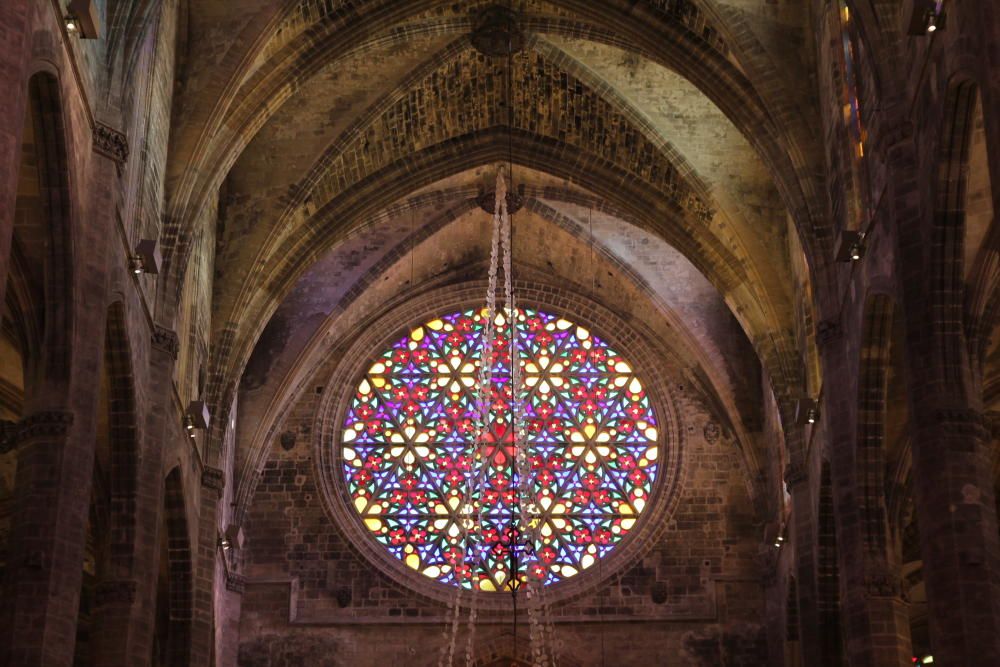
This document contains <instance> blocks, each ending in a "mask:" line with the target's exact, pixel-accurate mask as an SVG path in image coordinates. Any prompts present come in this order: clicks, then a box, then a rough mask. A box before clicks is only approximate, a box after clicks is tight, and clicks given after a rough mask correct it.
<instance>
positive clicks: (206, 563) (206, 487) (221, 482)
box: [191, 467, 225, 667]
mask: <svg viewBox="0 0 1000 667" xmlns="http://www.w3.org/2000/svg"><path fill="white" fill-rule="evenodd" d="M224 486H225V476H224V474H223V472H222V471H221V470H219V469H218V468H211V467H206V468H205V470H204V472H202V476H201V499H200V505H199V512H198V545H197V551H196V553H195V555H194V605H193V606H194V608H193V610H192V611H193V621H192V623H191V665H192V667H208V666H209V661H210V659H211V655H212V647H213V646H214V644H215V632H214V630H215V628H214V614H215V596H216V595H217V594H219V591H218V590H217V588H219V586H217V582H216V579H215V571H216V566H217V564H218V553H219V520H218V508H219V499H220V498H222V490H223V487H224Z"/></svg>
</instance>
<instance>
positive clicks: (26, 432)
mask: <svg viewBox="0 0 1000 667" xmlns="http://www.w3.org/2000/svg"><path fill="white" fill-rule="evenodd" d="M72 425H73V413H72V412H55V411H53V412H36V413H35V414H33V415H31V416H30V417H25V418H24V419H22V420H21V422H20V423H19V424H18V427H17V435H16V436H15V439H16V440H17V442H24V441H25V440H30V439H32V438H39V437H60V436H64V435H66V433H67V431H69V427H70V426H72Z"/></svg>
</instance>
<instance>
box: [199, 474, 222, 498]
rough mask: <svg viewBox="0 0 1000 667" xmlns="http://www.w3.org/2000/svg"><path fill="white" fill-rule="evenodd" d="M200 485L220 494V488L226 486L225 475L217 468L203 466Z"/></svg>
mask: <svg viewBox="0 0 1000 667" xmlns="http://www.w3.org/2000/svg"><path fill="white" fill-rule="evenodd" d="M201 485H202V486H203V487H205V488H206V489H211V490H213V491H215V492H216V493H219V494H222V489H224V488H225V487H226V477H225V475H224V474H223V472H222V471H221V470H219V469H218V468H205V470H203V471H202V473H201Z"/></svg>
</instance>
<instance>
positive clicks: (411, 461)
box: [338, 309, 661, 591]
mask: <svg viewBox="0 0 1000 667" xmlns="http://www.w3.org/2000/svg"><path fill="white" fill-rule="evenodd" d="M497 318H498V323H497V324H498V326H497V339H496V344H495V345H494V348H493V360H492V364H493V374H492V378H491V382H490V392H489V400H490V409H489V420H488V423H487V424H486V425H485V429H484V433H483V436H482V437H483V441H484V442H485V443H486V446H485V447H482V448H480V449H479V450H478V452H479V456H480V457H481V458H482V457H483V456H485V462H484V463H485V465H486V466H487V467H486V471H487V474H485V475H484V476H483V478H484V480H485V482H482V483H481V484H480V486H479V487H477V490H476V492H475V494H474V497H473V501H474V504H475V507H476V511H475V514H472V513H471V512H470V510H469V509H468V506H466V505H465V504H464V503H463V489H464V488H466V485H467V484H468V482H469V479H470V475H472V470H473V469H474V457H475V456H476V455H477V448H476V445H475V440H476V433H477V429H478V424H479V421H480V414H481V412H480V410H479V407H478V404H477V391H476V384H477V376H478V373H479V364H480V353H481V344H480V343H481V339H482V331H483V328H484V320H485V311H480V310H469V311H465V312H460V313H453V314H450V315H447V316H444V317H441V318H438V319H434V320H432V321H430V322H427V323H426V324H424V325H423V326H420V327H417V328H415V329H414V330H413V331H411V332H410V333H409V335H407V336H405V337H404V338H402V339H400V340H398V341H397V342H396V343H395V344H394V345H392V347H390V348H389V349H388V350H386V351H385V352H384V353H383V354H381V355H380V356H378V357H377V358H376V360H375V361H374V363H372V364H371V366H370V367H369V368H368V370H367V372H366V373H365V374H364V377H363V378H361V380H360V381H359V382H358V385H357V389H356V392H355V393H354V395H353V397H352V398H351V399H350V400H351V402H350V406H349V408H348V410H347V413H346V416H345V417H344V422H343V425H342V426H343V429H342V432H341V438H340V444H339V459H338V460H339V463H340V466H341V469H342V471H343V475H344V480H345V482H346V486H347V492H348V493H349V495H350V502H351V504H352V505H353V507H354V509H355V510H356V512H357V515H358V519H359V520H360V521H361V522H362V523H363V524H364V526H365V527H366V529H367V532H368V533H369V534H370V536H371V537H372V538H373V539H374V540H376V541H377V542H378V543H379V544H381V545H382V546H383V547H384V548H385V549H386V550H387V551H388V552H389V553H390V554H392V555H393V556H394V557H395V558H397V559H399V560H400V561H401V562H402V563H405V564H406V565H407V566H408V567H410V568H412V569H413V570H415V571H417V572H419V573H421V574H423V575H424V576H427V577H430V578H431V579H435V580H438V581H440V582H443V583H447V584H453V585H454V584H458V585H461V586H462V587H464V588H467V589H475V590H479V591H501V590H510V589H511V587H514V586H517V585H519V584H520V583H523V582H524V581H525V580H526V578H527V577H529V576H530V577H535V578H536V579H538V580H541V581H543V582H544V583H545V584H554V583H556V582H559V581H562V580H565V579H568V578H570V577H573V576H575V575H577V574H578V573H580V572H582V571H584V570H587V569H588V568H591V567H593V566H594V565H595V564H596V563H597V562H598V561H599V560H600V559H601V558H603V557H605V556H607V555H608V554H609V553H610V552H611V551H612V550H614V549H615V547H616V546H617V545H619V544H620V543H621V542H622V540H624V539H625V538H626V537H627V536H628V534H629V533H630V532H631V531H633V530H634V527H635V525H636V522H637V520H638V519H639V517H640V515H641V514H642V513H643V510H644V509H645V508H646V506H647V505H648V503H649V498H650V496H651V494H652V492H653V488H654V482H655V481H656V479H657V474H658V470H659V461H660V460H661V452H660V437H659V433H658V431H659V426H658V423H657V419H656V415H655V414H654V411H653V407H652V405H651V403H650V398H649V395H648V394H647V391H646V389H645V386H644V385H643V383H642V381H641V379H640V378H639V376H638V374H637V372H636V369H635V368H633V366H632V364H631V363H629V361H627V360H626V359H625V358H624V357H623V356H622V355H621V354H620V353H619V352H618V351H617V350H615V349H613V348H612V347H611V346H609V345H608V344H607V342H605V341H604V340H603V339H601V338H599V337H598V336H596V335H595V334H593V333H592V332H590V331H589V330H587V329H585V328H583V327H581V326H578V325H576V324H574V323H572V322H570V321H568V320H566V319H562V318H560V317H558V316H555V315H551V314H548V313H544V312H539V311H534V310H529V309H519V310H518V311H517V317H516V320H515V327H514V328H513V331H514V334H513V335H514V337H515V339H516V341H517V345H518V349H519V351H520V352H519V355H520V363H521V367H522V369H523V373H522V374H523V391H522V394H521V395H522V398H523V401H524V403H523V405H524V415H523V422H522V423H523V424H524V428H525V430H526V432H527V447H526V449H527V454H528V460H529V462H530V470H531V475H532V478H531V481H532V489H533V498H532V507H531V514H530V524H531V526H532V528H531V538H530V540H529V539H526V538H525V537H524V535H523V534H522V533H524V532H525V531H523V530H520V529H519V528H518V526H519V525H520V523H519V521H517V520H516V519H518V518H519V517H518V516H517V512H518V510H517V500H516V495H517V488H518V486H517V480H515V479H514V477H515V476H516V474H517V472H516V471H517V468H516V467H515V462H514V449H515V447H514V444H515V443H514V436H513V431H514V429H513V427H512V424H513V423H514V422H513V415H512V409H511V405H512V394H513V393H514V392H512V386H511V383H512V381H511V375H512V374H511V372H510V371H511V356H512V355H511V353H510V348H511V340H510V337H511V327H510V324H509V323H506V322H504V316H503V315H502V314H500V315H498V316H497ZM481 467H482V466H481V465H480V468H481ZM522 470H523V467H522ZM473 521H475V522H476V523H477V525H476V532H477V535H479V536H481V539H480V544H479V547H478V549H479V550H478V552H477V553H476V554H474V557H470V555H469V554H467V553H466V552H465V551H463V549H461V548H460V547H459V544H460V541H461V540H462V539H463V532H462V526H463V525H465V526H466V527H468V526H469V524H470V522H473ZM525 542H530V543H529V544H525Z"/></svg>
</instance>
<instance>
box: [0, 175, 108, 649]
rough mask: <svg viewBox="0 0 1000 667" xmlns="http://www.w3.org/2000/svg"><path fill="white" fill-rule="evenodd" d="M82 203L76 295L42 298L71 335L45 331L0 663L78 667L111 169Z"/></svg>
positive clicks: (73, 236) (91, 179) (21, 472)
mask: <svg viewBox="0 0 1000 667" xmlns="http://www.w3.org/2000/svg"><path fill="white" fill-rule="evenodd" d="M79 176H80V178H81V182H86V183H87V184H88V187H87V189H86V198H85V199H84V200H83V201H81V202H80V204H81V205H80V206H78V207H74V215H73V217H72V218H71V220H70V222H71V225H70V227H71V228H70V239H67V241H71V242H72V247H73V255H72V258H73V263H72V266H65V267H60V268H61V269H63V270H66V271H69V272H70V273H71V275H72V279H71V281H70V284H71V285H72V287H71V290H70V291H68V292H67V293H65V294H61V293H59V292H58V291H55V292H54V293H53V294H51V295H46V296H47V299H50V300H52V304H51V308H52V311H53V312H56V313H59V314H60V315H61V317H60V318H59V320H58V321H60V322H69V323H71V324H70V326H69V330H68V331H51V332H50V331H47V332H46V337H45V340H46V349H45V350H43V351H42V353H41V358H42V359H43V360H45V361H46V362H47V363H43V364H42V367H43V368H44V369H45V372H46V375H45V376H44V377H41V378H39V379H38V384H37V385H35V387H34V391H32V392H31V405H29V409H28V414H29V415H30V416H29V417H28V418H26V419H25V420H23V422H22V424H21V427H20V430H19V435H18V441H19V445H18V461H17V476H16V481H15V490H14V508H15V509H14V515H13V521H12V525H11V536H10V552H9V553H10V557H9V562H8V565H7V571H6V579H7V586H6V591H5V594H4V597H3V606H4V610H2V611H0V613H6V618H8V619H10V622H9V623H7V624H5V627H4V631H5V633H4V635H5V636H0V652H4V653H0V657H2V658H3V660H0V664H10V665H17V666H18V667H33V666H35V665H38V666H42V665H44V666H45V667H64V666H65V667H68V666H69V665H72V663H73V653H74V649H75V644H76V622H77V616H78V613H79V599H80V586H81V582H82V579H83V558H84V550H85V541H86V528H87V520H88V512H89V509H90V500H91V485H92V481H93V473H94V443H95V439H96V427H97V426H96V425H97V407H98V392H97V391H96V390H95V386H94V382H95V377H96V374H97V373H98V372H99V369H100V368H101V366H102V365H103V363H104V338H105V328H106V324H107V310H106V308H107V276H108V268H107V267H108V258H107V253H108V244H109V239H110V238H111V237H112V236H111V234H110V231H111V230H112V229H113V227H112V226H111V225H112V224H113V220H114V211H115V202H114V199H113V193H114V191H113V188H114V183H115V178H114V177H115V172H114V164H113V162H112V161H110V160H101V159H99V158H95V159H94V160H93V161H92V162H91V163H90V165H89V169H88V171H87V172H86V173H84V174H80V175H79Z"/></svg>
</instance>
